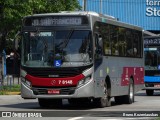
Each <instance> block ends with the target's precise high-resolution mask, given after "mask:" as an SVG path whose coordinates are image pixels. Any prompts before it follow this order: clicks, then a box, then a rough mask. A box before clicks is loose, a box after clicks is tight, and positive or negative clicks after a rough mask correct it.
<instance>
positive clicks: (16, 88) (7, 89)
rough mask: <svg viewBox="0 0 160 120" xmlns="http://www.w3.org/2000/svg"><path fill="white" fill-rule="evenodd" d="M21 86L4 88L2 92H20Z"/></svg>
mask: <svg viewBox="0 0 160 120" xmlns="http://www.w3.org/2000/svg"><path fill="white" fill-rule="evenodd" d="M20 89H21V85H12V86H3V87H2V90H1V91H3V92H20Z"/></svg>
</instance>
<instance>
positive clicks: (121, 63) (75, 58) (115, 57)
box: [21, 11, 144, 107]
mask: <svg viewBox="0 0 160 120" xmlns="http://www.w3.org/2000/svg"><path fill="white" fill-rule="evenodd" d="M142 36H143V34H142V28H140V27H138V26H133V25H130V24H126V23H122V22H120V21H118V20H117V19H116V18H114V17H112V16H108V15H102V14H98V13H95V12H82V11H81V12H60V13H46V14H35V15H31V16H26V17H24V19H23V25H22V41H21V42H22V44H21V49H22V50H21V51H22V53H21V96H22V98H38V102H39V105H40V106H41V107H48V106H49V105H53V106H54V105H60V104H62V99H68V102H69V103H70V104H75V103H82V102H83V104H85V102H87V103H88V102H91V103H94V104H95V105H97V106H99V107H105V106H110V105H111V98H112V97H114V99H115V102H116V103H128V104H131V103H133V102H134V96H135V93H136V92H137V91H139V90H141V89H142V88H143V87H144V60H143V38H142Z"/></svg>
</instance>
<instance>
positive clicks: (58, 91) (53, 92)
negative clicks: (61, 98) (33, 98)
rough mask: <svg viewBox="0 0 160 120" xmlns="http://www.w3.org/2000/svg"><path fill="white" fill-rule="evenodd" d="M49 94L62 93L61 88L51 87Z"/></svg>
mask: <svg viewBox="0 0 160 120" xmlns="http://www.w3.org/2000/svg"><path fill="white" fill-rule="evenodd" d="M48 94H60V90H56V89H49V90H48Z"/></svg>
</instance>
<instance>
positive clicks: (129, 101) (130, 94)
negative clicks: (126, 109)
mask: <svg viewBox="0 0 160 120" xmlns="http://www.w3.org/2000/svg"><path fill="white" fill-rule="evenodd" d="M124 102H125V103H126V104H132V103H133V102H134V82H133V80H132V79H130V82H129V89H128V95H125V96H124Z"/></svg>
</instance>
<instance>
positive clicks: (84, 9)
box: [83, 0, 87, 11]
mask: <svg viewBox="0 0 160 120" xmlns="http://www.w3.org/2000/svg"><path fill="white" fill-rule="evenodd" d="M86 5H87V1H86V0H83V11H86Z"/></svg>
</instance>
